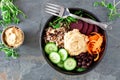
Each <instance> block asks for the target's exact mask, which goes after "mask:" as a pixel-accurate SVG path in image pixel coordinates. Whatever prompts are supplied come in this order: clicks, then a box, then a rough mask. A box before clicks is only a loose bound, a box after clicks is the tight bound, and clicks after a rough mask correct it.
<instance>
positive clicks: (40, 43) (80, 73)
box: [39, 8, 108, 75]
mask: <svg viewBox="0 0 120 80" xmlns="http://www.w3.org/2000/svg"><path fill="white" fill-rule="evenodd" d="M69 9H70V10H83V11H84V12H87V13H89V14H90V15H92V16H93V17H94V18H95V19H96V20H97V21H98V22H101V21H100V20H99V19H98V17H97V16H96V15H95V14H93V13H92V12H90V11H89V10H86V9H83V8H69ZM54 17H55V16H51V17H50V18H49V19H48V20H47V21H46V22H45V24H44V25H43V26H42V28H41V30H40V35H39V36H40V39H39V45H40V50H41V51H42V55H43V56H44V58H45V60H46V61H47V63H48V64H49V66H51V67H52V68H54V69H55V70H56V71H58V72H60V73H62V74H66V75H83V74H85V73H88V72H90V71H91V70H93V69H94V68H96V66H97V65H98V64H99V63H100V62H101V60H102V59H103V57H104V56H105V54H106V50H107V46H108V44H107V42H108V36H107V32H106V31H105V30H103V29H102V30H103V31H104V36H105V49H104V51H103V53H102V56H101V58H100V59H99V61H98V62H97V63H96V64H95V65H93V66H92V67H90V68H88V69H87V70H85V71H83V72H69V71H65V70H62V69H60V68H59V67H57V66H54V65H53V64H52V62H50V61H49V59H48V58H47V57H46V55H45V51H44V48H43V47H42V36H43V35H42V34H43V31H44V29H45V28H46V25H47V23H48V22H49V21H50V20H51V19H52V18H54Z"/></svg>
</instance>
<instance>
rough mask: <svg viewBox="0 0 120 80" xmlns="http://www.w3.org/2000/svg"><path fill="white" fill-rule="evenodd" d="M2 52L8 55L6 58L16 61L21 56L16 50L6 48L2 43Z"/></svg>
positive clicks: (0, 45) (0, 47)
mask: <svg viewBox="0 0 120 80" xmlns="http://www.w3.org/2000/svg"><path fill="white" fill-rule="evenodd" d="M0 51H2V52H4V53H5V54H6V57H12V58H13V59H16V58H18V57H19V54H18V53H17V51H16V50H14V49H11V48H8V47H6V46H5V45H4V44H3V43H1V42H0Z"/></svg>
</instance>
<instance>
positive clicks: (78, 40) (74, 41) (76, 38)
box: [64, 29, 88, 56]
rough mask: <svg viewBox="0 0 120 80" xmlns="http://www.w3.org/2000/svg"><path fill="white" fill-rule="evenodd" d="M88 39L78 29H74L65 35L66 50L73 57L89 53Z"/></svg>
mask: <svg viewBox="0 0 120 80" xmlns="http://www.w3.org/2000/svg"><path fill="white" fill-rule="evenodd" d="M87 41H88V37H87V36H85V35H84V34H81V33H80V32H79V30H78V29H73V30H72V31H69V32H68V33H65V35H64V48H65V49H66V50H67V51H68V53H69V54H70V55H71V56H75V55H79V54H80V53H82V52H86V51H87Z"/></svg>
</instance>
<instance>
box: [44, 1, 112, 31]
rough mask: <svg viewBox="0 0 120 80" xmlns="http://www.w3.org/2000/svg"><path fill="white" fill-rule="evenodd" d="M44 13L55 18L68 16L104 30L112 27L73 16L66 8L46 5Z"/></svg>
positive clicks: (50, 4)
mask: <svg viewBox="0 0 120 80" xmlns="http://www.w3.org/2000/svg"><path fill="white" fill-rule="evenodd" d="M45 12H47V13H49V14H52V15H55V16H59V17H62V18H66V17H68V16H71V17H74V18H76V19H80V20H82V21H84V22H87V23H90V24H94V25H97V26H99V27H101V28H102V29H104V30H111V29H112V26H110V25H109V24H105V23H101V22H97V21H94V20H92V19H88V18H84V17H80V16H77V15H75V14H72V13H70V11H69V9H68V8H65V7H63V6H60V5H57V4H52V3H47V5H46V8H45Z"/></svg>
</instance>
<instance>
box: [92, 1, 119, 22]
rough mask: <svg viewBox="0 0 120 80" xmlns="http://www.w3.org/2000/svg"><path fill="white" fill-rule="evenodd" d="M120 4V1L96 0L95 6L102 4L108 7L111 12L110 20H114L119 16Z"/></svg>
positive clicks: (109, 14)
mask: <svg viewBox="0 0 120 80" xmlns="http://www.w3.org/2000/svg"><path fill="white" fill-rule="evenodd" d="M118 4H120V2H116V3H107V2H105V0H102V1H101V2H94V5H93V6H96V5H97V6H98V5H100V6H103V7H105V8H107V9H108V10H109V13H108V18H109V20H114V19H116V18H118V17H119V15H118V14H119V13H118V12H117V5H118Z"/></svg>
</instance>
